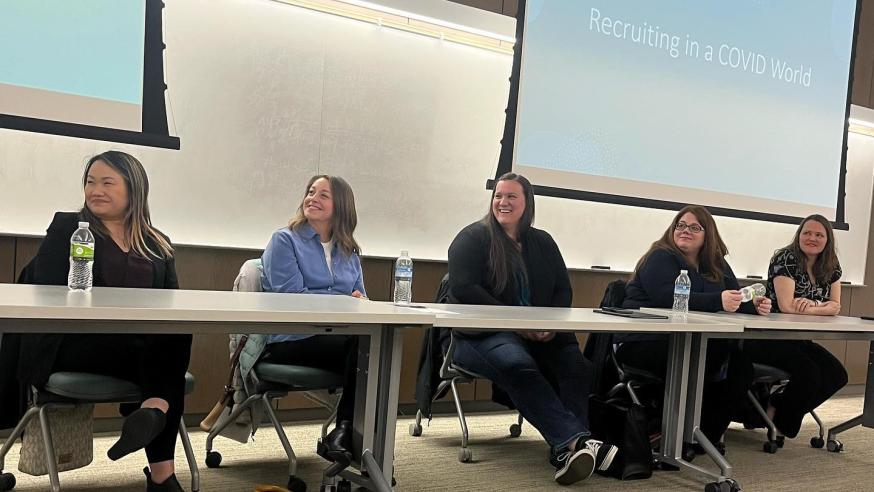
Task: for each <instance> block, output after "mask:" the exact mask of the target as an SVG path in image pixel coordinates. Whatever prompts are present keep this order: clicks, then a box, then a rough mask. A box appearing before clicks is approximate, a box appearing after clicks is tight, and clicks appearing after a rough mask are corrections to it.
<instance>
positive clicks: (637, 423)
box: [589, 395, 653, 480]
mask: <svg viewBox="0 0 874 492" xmlns="http://www.w3.org/2000/svg"><path fill="white" fill-rule="evenodd" d="M589 423H590V426H591V431H592V436H593V437H594V438H595V439H599V440H602V441H604V442H609V443H610V444H615V445H616V446H619V454H618V455H617V456H616V459H615V460H614V461H613V464H612V465H611V466H610V469H609V470H607V475H609V476H612V477H615V478H618V479H620V480H641V479H646V478H649V477H651V476H652V470H653V458H652V446H651V445H650V442H649V432H648V427H649V416H648V415H647V413H646V409H645V408H644V407H643V406H642V405H635V404H633V403H631V402H628V401H623V400H622V399H618V398H614V399H610V400H605V399H603V398H600V397H598V396H595V395H592V397H590V398H589Z"/></svg>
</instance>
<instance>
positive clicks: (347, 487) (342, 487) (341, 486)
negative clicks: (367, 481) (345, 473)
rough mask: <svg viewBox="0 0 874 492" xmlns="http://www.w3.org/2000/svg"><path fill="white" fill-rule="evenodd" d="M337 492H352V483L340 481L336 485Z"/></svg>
mask: <svg viewBox="0 0 874 492" xmlns="http://www.w3.org/2000/svg"><path fill="white" fill-rule="evenodd" d="M337 492H352V482H350V481H349V480H340V481H339V482H338V483H337Z"/></svg>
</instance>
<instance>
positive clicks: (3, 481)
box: [0, 473, 15, 492]
mask: <svg viewBox="0 0 874 492" xmlns="http://www.w3.org/2000/svg"><path fill="white" fill-rule="evenodd" d="M14 488H15V475H13V474H11V473H3V474H0V491H2V492H7V491H9V490H12V489H14Z"/></svg>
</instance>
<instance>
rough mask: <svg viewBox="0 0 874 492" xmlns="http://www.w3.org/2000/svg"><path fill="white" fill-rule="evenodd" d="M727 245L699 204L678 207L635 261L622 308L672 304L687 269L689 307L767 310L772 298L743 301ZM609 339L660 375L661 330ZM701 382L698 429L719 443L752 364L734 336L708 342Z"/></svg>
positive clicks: (632, 361)
mask: <svg viewBox="0 0 874 492" xmlns="http://www.w3.org/2000/svg"><path fill="white" fill-rule="evenodd" d="M727 254H728V248H727V247H726V246H725V243H724V242H723V241H722V238H721V237H720V236H719V230H718V229H717V228H716V221H714V220H713V216H712V215H710V212H709V211H708V210H707V209H706V208H704V207H698V206H689V207H685V208H684V209H682V210H680V212H679V213H677V215H676V216H675V217H674V220H672V221H671V225H670V226H669V227H668V229H667V230H666V231H665V233H664V235H662V238H661V239H659V240H658V241H656V242H654V243H653V244H652V246H651V247H650V249H649V251H648V252H647V253H646V254H645V255H644V256H643V258H641V259H640V261H639V262H638V263H637V267H636V268H635V270H634V274H633V277H632V279H631V281H630V282H629V283H628V286H627V287H626V289H625V302H624V303H623V307H626V308H634V309H636V308H641V307H657V308H671V306H672V305H673V300H674V282H675V281H676V279H677V277H678V276H679V275H680V270H686V271H687V272H688V274H689V279H690V280H691V282H692V288H691V293H690V296H689V309H690V310H693V311H707V312H716V311H727V312H736V311H740V312H744V313H750V314H755V313H759V314H768V313H769V312H770V311H771V301H770V300H769V299H768V298H767V297H757V298H755V299H754V300H753V301H752V302H747V303H742V302H741V293H740V290H739V289H740V286H739V285H738V282H737V278H736V277H735V276H734V272H732V271H731V267H729V266H728V263H727V262H726V261H725V256H726V255H727ZM614 340H615V341H616V342H618V343H620V345H619V349H618V351H617V353H616V356H617V358H618V359H619V360H620V361H621V362H623V363H625V364H628V365H630V366H633V367H636V368H639V369H643V370H646V371H649V372H652V373H653V374H659V375H664V374H665V372H666V368H667V357H668V341H667V337H666V336H665V335H652V334H650V335H647V334H625V335H617V336H615V337H614ZM705 372H706V377H707V380H706V383H705V385H704V395H703V401H702V409H701V431H702V432H703V433H704V435H705V436H707V439H708V440H710V442H712V443H714V444H718V443H719V441H720V439H721V437H722V434H723V433H724V432H725V429H727V428H728V424H729V423H731V419H732V417H733V416H734V413H735V410H736V409H737V408H738V405H740V404H742V403H743V402H745V401H746V398H745V395H746V392H747V390H748V389H749V386H750V383H751V382H752V377H753V369H752V364H751V363H750V362H749V361H748V360H747V359H746V358H745V357H743V353H742V352H741V351H740V349H739V347H738V344H737V342H736V341H734V340H711V341H710V342H709V343H708V344H707V367H706V370H705Z"/></svg>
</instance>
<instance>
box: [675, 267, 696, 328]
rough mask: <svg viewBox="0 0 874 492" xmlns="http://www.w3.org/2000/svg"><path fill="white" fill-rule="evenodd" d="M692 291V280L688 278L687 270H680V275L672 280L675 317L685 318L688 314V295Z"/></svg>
mask: <svg viewBox="0 0 874 492" xmlns="http://www.w3.org/2000/svg"><path fill="white" fill-rule="evenodd" d="M691 292H692V281H691V280H689V272H688V271H687V270H680V275H679V276H677V280H676V281H674V307H673V314H674V317H675V318H677V319H685V318H686V315H687V314H689V295H690V294H691Z"/></svg>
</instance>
